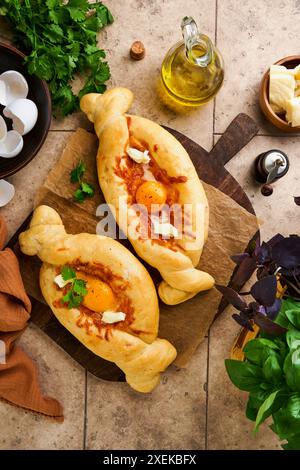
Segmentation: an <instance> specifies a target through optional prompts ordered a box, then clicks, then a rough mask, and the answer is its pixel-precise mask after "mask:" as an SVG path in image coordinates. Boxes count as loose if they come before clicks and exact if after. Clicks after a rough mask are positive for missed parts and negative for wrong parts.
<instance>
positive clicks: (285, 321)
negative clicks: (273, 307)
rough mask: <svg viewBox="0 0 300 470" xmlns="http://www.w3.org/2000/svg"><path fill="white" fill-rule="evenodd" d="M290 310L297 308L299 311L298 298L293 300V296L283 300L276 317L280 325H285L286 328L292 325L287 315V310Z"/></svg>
mask: <svg viewBox="0 0 300 470" xmlns="http://www.w3.org/2000/svg"><path fill="white" fill-rule="evenodd" d="M289 310H292V311H294V310H296V311H298V312H299V311H300V302H297V301H296V300H293V299H291V298H287V299H284V300H283V301H282V304H281V308H280V311H279V313H278V315H277V317H276V320H275V322H276V323H278V325H280V326H283V327H284V328H289V326H291V322H290V320H289V318H288V317H287V312H288V311H289ZM299 315H300V313H299ZM293 317H294V316H293ZM295 326H296V325H295Z"/></svg>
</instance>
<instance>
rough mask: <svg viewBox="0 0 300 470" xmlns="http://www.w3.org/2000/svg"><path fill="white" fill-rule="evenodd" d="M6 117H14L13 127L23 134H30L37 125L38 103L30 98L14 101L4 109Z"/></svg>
mask: <svg viewBox="0 0 300 470" xmlns="http://www.w3.org/2000/svg"><path fill="white" fill-rule="evenodd" d="M3 114H4V116H5V117H8V118H10V119H12V121H13V126H12V127H13V129H14V130H15V131H17V132H19V134H21V135H25V134H28V132H30V131H31V129H32V128H33V127H34V126H35V124H36V121H37V117H38V109H37V107H36V104H35V103H34V102H33V101H31V100H28V99H25V98H21V99H19V100H16V101H14V102H13V103H11V104H10V105H9V106H6V108H4V110H3Z"/></svg>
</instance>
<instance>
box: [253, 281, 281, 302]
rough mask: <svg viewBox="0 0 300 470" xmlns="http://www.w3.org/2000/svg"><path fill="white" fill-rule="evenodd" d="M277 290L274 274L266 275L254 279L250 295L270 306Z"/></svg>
mask: <svg viewBox="0 0 300 470" xmlns="http://www.w3.org/2000/svg"><path fill="white" fill-rule="evenodd" d="M276 292H277V280H276V276H266V277H263V278H262V279H259V280H258V281H256V283H255V284H253V286H252V287H251V294H252V297H254V299H255V300H256V301H257V302H258V303H259V305H265V306H267V307H270V306H271V305H273V303H274V301H275V298H276Z"/></svg>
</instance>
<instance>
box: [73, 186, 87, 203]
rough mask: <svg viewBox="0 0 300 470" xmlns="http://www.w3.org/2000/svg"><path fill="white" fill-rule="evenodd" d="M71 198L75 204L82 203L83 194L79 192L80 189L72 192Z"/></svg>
mask: <svg viewBox="0 0 300 470" xmlns="http://www.w3.org/2000/svg"><path fill="white" fill-rule="evenodd" d="M73 197H74V201H76V202H80V203H82V202H84V200H85V194H84V192H83V191H81V189H76V191H75V192H74V195H73Z"/></svg>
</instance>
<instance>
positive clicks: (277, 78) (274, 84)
mask: <svg viewBox="0 0 300 470" xmlns="http://www.w3.org/2000/svg"><path fill="white" fill-rule="evenodd" d="M295 86H296V81H295V78H294V76H293V75H290V74H288V73H274V72H272V70H270V86H269V101H270V105H271V106H272V107H274V108H275V109H276V110H277V111H276V112H277V113H281V112H284V111H286V102H287V101H288V100H291V99H292V98H294V92H295Z"/></svg>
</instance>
